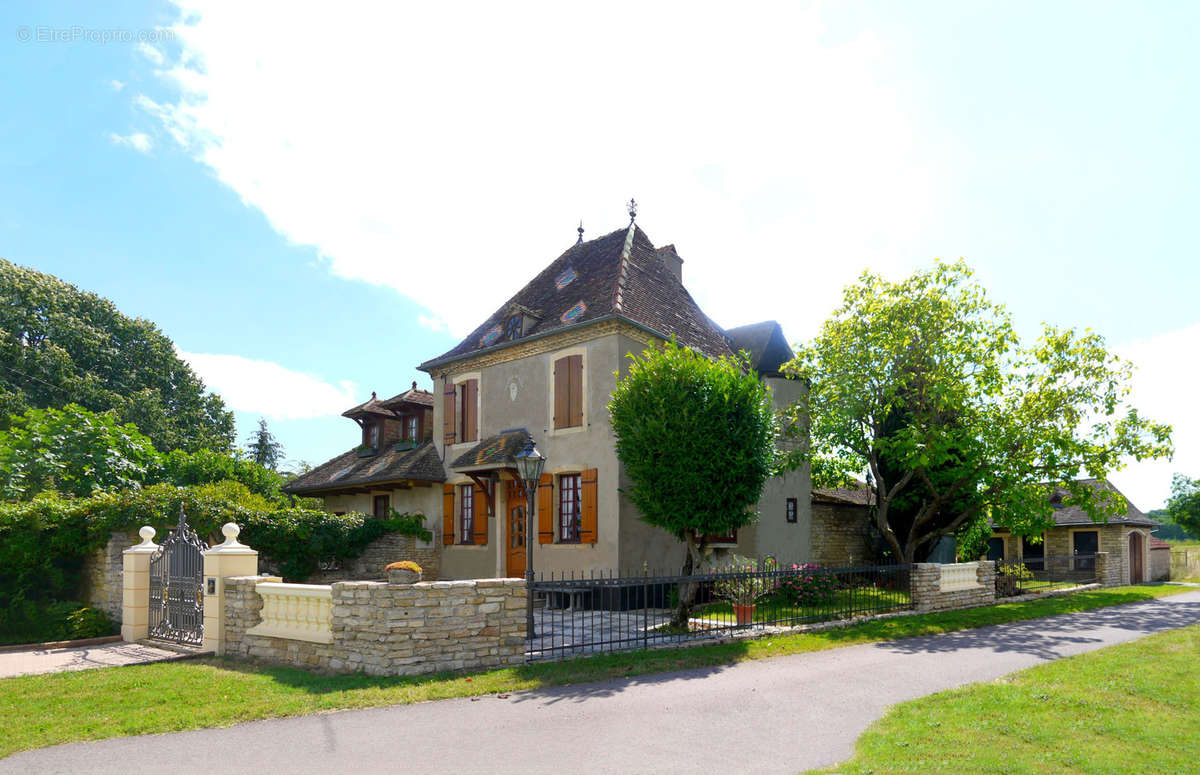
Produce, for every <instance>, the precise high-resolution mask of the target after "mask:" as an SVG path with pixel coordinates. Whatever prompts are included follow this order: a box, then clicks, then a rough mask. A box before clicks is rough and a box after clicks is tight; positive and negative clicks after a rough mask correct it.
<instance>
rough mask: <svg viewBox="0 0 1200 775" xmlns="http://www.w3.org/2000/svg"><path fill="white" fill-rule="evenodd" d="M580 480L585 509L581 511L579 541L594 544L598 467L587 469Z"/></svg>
mask: <svg viewBox="0 0 1200 775" xmlns="http://www.w3.org/2000/svg"><path fill="white" fill-rule="evenodd" d="M580 481H581V484H582V487H583V509H582V510H581V511H580V521H579V542H580V543H582V544H594V543H596V522H597V514H596V512H597V506H596V498H597V495H598V492H597V490H598V486H597V481H598V477H597V475H596V469H594V468H588V469H585V470H584V472H583V474H582V476H580Z"/></svg>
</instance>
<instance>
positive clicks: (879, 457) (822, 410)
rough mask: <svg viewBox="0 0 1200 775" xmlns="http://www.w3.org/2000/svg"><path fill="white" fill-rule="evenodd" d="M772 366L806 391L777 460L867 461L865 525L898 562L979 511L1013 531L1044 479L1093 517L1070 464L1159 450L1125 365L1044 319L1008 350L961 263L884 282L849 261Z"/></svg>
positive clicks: (855, 469)
mask: <svg viewBox="0 0 1200 775" xmlns="http://www.w3.org/2000/svg"><path fill="white" fill-rule="evenodd" d="M788 371H789V373H790V374H791V375H792V376H795V377H798V378H801V379H804V380H806V381H807V384H808V388H809V390H808V392H807V395H806V397H805V399H804V400H803V401H801V402H798V403H797V404H796V405H794V406H793V407H791V410H790V417H791V418H792V419H793V421H795V422H797V423H798V424H799V425H800V426H801V427H806V428H807V429H808V432H809V436H810V443H809V445H808V446H807V447H805V448H803V449H802V450H801V451H799V452H798V453H796V454H795V455H793V458H792V461H791V462H792V463H793V464H799V463H801V462H804V461H808V462H810V463H811V464H812V469H813V477H814V480H815V482H816V484H817V485H818V486H822V485H824V486H830V485H835V484H839V483H841V482H844V481H845V480H846V479H848V478H850V477H851V476H852V475H854V474H856V473H859V472H861V471H863V470H864V469H866V470H869V471H870V473H871V475H872V476H873V477H874V481H875V487H876V496H875V497H876V502H875V526H876V527H877V528H878V530H879V532H880V533H881V534H882V535H883V537H884V539H885V540H886V541H887V543H888V545H889V546H890V547H891V550H892V551H893V552H894V553H895V555H896V557H897V558H898V559H899V560H900V561H901V562H912V561H913V558H914V557H915V556H917V553H918V551H919V550H921V549H922V547H924V546H925V545H927V544H928V543H929V542H930V541H933V540H935V539H937V538H939V537H941V536H943V535H948V534H951V533H954V532H955V531H957V530H958V529H959V528H960V527H962V526H963V525H965V524H967V523H968V522H969V521H971V520H973V519H978V518H979V517H980V516H981V515H984V516H989V517H990V518H991V519H992V520H993V521H994V522H995V523H996V524H997V525H1000V526H1004V527H1007V528H1009V529H1011V530H1012V531H1013V532H1015V533H1018V534H1022V535H1025V534H1032V533H1035V532H1037V531H1039V530H1041V529H1044V528H1047V527H1049V526H1051V525H1052V524H1053V518H1052V514H1053V507H1052V506H1051V504H1050V500H1049V485H1050V484H1052V483H1053V484H1057V485H1059V486H1061V487H1063V488H1064V489H1065V490H1067V492H1068V494H1069V497H1070V498H1071V500H1072V501H1073V502H1075V503H1077V504H1079V505H1080V506H1081V507H1082V508H1083V510H1084V511H1085V512H1086V513H1088V514H1089V515H1090V516H1091V517H1092V518H1093V519H1101V518H1104V517H1105V516H1108V515H1114V514H1116V513H1119V512H1121V511H1123V510H1124V508H1125V504H1124V503H1120V502H1118V501H1119V499H1117V498H1115V497H1112V496H1111V495H1110V494H1106V493H1103V492H1097V491H1096V490H1094V489H1093V488H1089V487H1086V486H1084V485H1080V484H1079V483H1078V482H1077V477H1078V476H1079V474H1080V472H1081V471H1083V472H1087V474H1088V475H1090V476H1093V477H1100V478H1102V477H1104V476H1106V475H1107V474H1108V472H1109V471H1113V470H1116V469H1118V468H1120V466H1121V465H1122V458H1124V457H1132V458H1135V459H1137V460H1143V459H1147V458H1156V457H1164V456H1166V455H1169V454H1170V452H1171V444H1170V430H1171V429H1170V427H1169V426H1167V425H1162V424H1159V423H1154V422H1151V421H1149V420H1147V419H1146V418H1143V417H1142V416H1141V415H1139V414H1138V412H1137V410H1136V409H1134V408H1132V407H1129V406H1128V405H1127V404H1126V403H1125V397H1126V395H1127V393H1128V388H1127V383H1128V379H1129V376H1130V374H1131V371H1132V366H1131V365H1130V364H1129V363H1127V362H1124V361H1122V360H1121V359H1119V358H1117V357H1116V356H1115V355H1112V354H1111V353H1109V352H1108V351H1107V350H1106V349H1105V342H1104V339H1103V337H1101V336H1099V335H1098V334H1096V333H1094V332H1091V331H1084V332H1082V333H1080V332H1077V331H1074V330H1062V329H1057V328H1054V327H1050V326H1047V327H1046V328H1045V330H1044V332H1043V334H1042V336H1041V337H1040V338H1039V339H1038V341H1037V342H1036V343H1035V344H1033V345H1032V346H1029V347H1023V346H1022V345H1021V343H1020V340H1019V338H1018V336H1017V335H1016V333H1015V331H1014V330H1013V327H1012V324H1011V321H1010V319H1009V316H1008V313H1007V311H1006V310H1005V309H1004V308H1003V307H1002V306H1000V305H998V304H995V303H993V302H992V301H990V300H989V299H988V298H987V295H986V293H985V292H984V290H983V289H982V288H980V287H979V286H978V285H976V284H975V283H974V282H973V281H972V279H971V270H970V269H969V268H968V267H967V266H966V264H964V263H963V262H961V261H959V262H956V263H953V264H946V263H942V262H938V263H937V264H936V265H935V266H934V268H933V269H931V270H928V271H920V272H917V273H915V274H914V275H913V276H912V277H910V278H908V279H906V280H904V281H902V282H899V283H892V282H888V281H886V280H884V279H882V278H881V277H879V276H877V275H873V274H871V273H869V272H866V273H863V275H862V276H861V278H860V279H859V282H858V283H856V284H854V285H851V286H849V287H848V288H847V289H846V291H845V295H844V299H843V304H842V306H841V307H840V308H839V309H838V310H837V311H836V312H835V313H834V315H833V317H832V318H830V319H829V320H828V321H826V322H825V323H824V325H823V326H822V328H821V331H820V333H819V334H818V336H817V337H816V339H815V340H814V341H813V342H812V343H811V344H809V345H807V346H805V347H803V348H800V350H799V352H798V354H797V356H796V359H795V360H794V361H792V363H790V364H789V365H788ZM896 418H900V421H898V422H894V420H896ZM905 498H914V499H915V501H914V502H915V507H914V509H915V510H913V511H912V513H911V518H910V519H904V520H901V519H898V517H897V516H896V515H895V514H894V512H893V508H894V506H895V505H896V503H897V502H898V501H902V500H903V499H905Z"/></svg>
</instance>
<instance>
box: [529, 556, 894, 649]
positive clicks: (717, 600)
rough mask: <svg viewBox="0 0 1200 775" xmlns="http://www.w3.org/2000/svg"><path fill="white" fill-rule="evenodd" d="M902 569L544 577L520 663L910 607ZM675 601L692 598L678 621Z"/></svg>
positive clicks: (770, 568) (764, 567) (772, 568)
mask: <svg viewBox="0 0 1200 775" xmlns="http://www.w3.org/2000/svg"><path fill="white" fill-rule="evenodd" d="M909 590H910V585H909V566H907V565H888V566H867V567H859V568H822V567H818V566H815V565H778V564H774V563H772V562H767V563H764V564H759V565H758V566H757V569H754V570H745V571H741V572H727V571H719V572H711V573H699V574H693V575H690V576H681V575H669V574H652V573H650V572H648V571H647V572H643V573H641V574H626V575H619V574H616V573H590V574H587V575H580V574H565V575H564V574H550V575H543V576H541V577H539V578H538V579H536V580H535V581H534V583H533V594H534V601H535V610H534V624H535V630H536V633H535V637H534V639H533V640H532V641H530V643H529V646H528V648H527V651H526V656H527V657H528V659H529V660H531V661H534V660H544V659H559V658H563V657H567V656H574V655H577V654H588V653H601V652H612V651H623V650H627V649H638V648H648V647H650V646H656V645H660V644H665V643H684V642H688V641H691V640H695V639H702V638H712V637H714V636H721V635H728V634H731V633H738V632H747V631H751V630H754V629H759V630H761V629H765V628H769V627H790V626H794V625H797V624H806V623H811V622H823V621H830V620H835V619H848V618H850V617H853V616H861V615H867V614H879V613H886V612H889V611H899V610H904V609H908V608H911V607H912V602H911V599H910V594H909ZM680 595H684V596H688V595H691V596H692V598H693V606H692V608H691V610H690V612H689V615H688V616H687V617H686V619H680V618H679V617H678V616H677V609H678V602H679V598H680Z"/></svg>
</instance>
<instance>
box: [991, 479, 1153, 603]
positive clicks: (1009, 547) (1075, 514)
mask: <svg viewBox="0 0 1200 775" xmlns="http://www.w3.org/2000/svg"><path fill="white" fill-rule="evenodd" d="M1081 482H1082V483H1083V484H1086V485H1088V486H1090V487H1093V488H1095V489H1097V490H1102V491H1105V492H1108V493H1112V494H1115V495H1116V496H1117V497H1118V499H1119V500H1120V501H1123V502H1124V504H1125V511H1124V512H1123V513H1118V514H1114V515H1112V516H1110V517H1109V518H1108V519H1107V520H1106V521H1101V522H1095V521H1093V520H1092V518H1091V517H1089V516H1088V515H1087V513H1086V512H1084V510H1083V509H1082V508H1080V507H1079V506H1078V505H1072V504H1071V503H1069V501H1068V498H1067V492H1066V491H1065V490H1062V489H1061V488H1054V489H1053V490H1052V492H1051V494H1050V503H1051V505H1053V506H1054V527H1052V528H1051V529H1049V530H1047V531H1045V532H1044V533H1042V535H1041V536H1040V538H1041V540H1040V541H1038V540H1036V539H1035V538H1033V537H1030V536H1017V535H1013V534H1012V533H1011V532H1009V531H1008V530H1007V529H1004V528H998V529H997V530H996V531H995V533H993V535H992V538H991V540H990V541H989V542H988V553H987V559H989V560H1005V561H1008V562H1023V563H1025V564H1026V565H1030V566H1031V567H1036V566H1037V565H1038V564H1039V563H1043V564H1044V563H1046V562H1047V561H1048V559H1047V558H1073V557H1075V556H1083V557H1088V556H1090V555H1094V554H1096V553H1098V552H1106V553H1107V554H1108V563H1107V574H1108V578H1106V579H1102V580H1101V582H1102V583H1104V584H1109V585H1116V584H1141V583H1142V582H1145V581H1149V580H1150V579H1151V575H1150V569H1151V558H1150V539H1151V535H1150V532H1151V530H1153V529H1154V528H1155V527H1157V526H1158V523H1157V522H1155V521H1154V520H1152V519H1150V518H1149V517H1147V516H1146V515H1145V514H1143V513H1142V511H1141V510H1140V509H1139V508H1138V507H1137V506H1134V505H1133V503H1131V502H1130V501H1129V499H1128V498H1126V497H1125V496H1124V495H1123V494H1121V492H1120V491H1119V490H1118V489H1117V488H1116V487H1114V486H1113V485H1112V483H1111V482H1109V481H1108V480H1106V479H1084V480H1081ZM1069 561H1070V562H1071V563H1074V562H1075V561H1074V560H1073V559H1072V560H1069ZM1080 562H1087V560H1086V559H1085V560H1080Z"/></svg>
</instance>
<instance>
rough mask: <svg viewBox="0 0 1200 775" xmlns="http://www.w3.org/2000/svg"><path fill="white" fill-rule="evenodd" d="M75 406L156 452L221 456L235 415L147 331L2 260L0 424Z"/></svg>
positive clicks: (160, 337) (95, 299)
mask: <svg viewBox="0 0 1200 775" xmlns="http://www.w3.org/2000/svg"><path fill="white" fill-rule="evenodd" d="M68 403H75V404H79V405H81V406H83V407H86V408H88V409H91V410H93V411H96V412H105V411H109V410H111V411H113V412H114V413H115V415H116V417H117V419H118V420H119V421H120V422H121V423H127V422H131V423H133V424H135V425H136V426H137V427H138V429H139V430H140V431H141V432H142V433H144V434H145V435H146V436H148V437H149V438H150V439H151V440H152V441H153V442H154V445H155V447H157V448H158V449H159V450H161V451H168V450H172V449H186V450H196V449H204V448H207V449H214V450H218V451H227V450H229V449H230V448H231V446H232V443H233V438H234V426H233V414H232V412H230V411H228V410H227V409H226V408H225V404H224V403H223V402H222V401H221V399H220V397H219V396H216V395H212V394H209V393H207V392H206V391H205V389H204V383H203V382H202V381H201V380H200V378H199V377H197V376H196V374H195V373H194V372H193V371H192V370H191V368H190V367H189V366H188V365H187V364H186V363H184V362H183V360H181V359H180V358H179V356H178V355H176V354H175V348H174V345H173V344H172V343H171V340H170V339H168V338H167V337H166V335H164V334H163V332H162V331H160V330H159V329H158V328H157V327H156V326H155V325H154V324H153V323H151V322H149V321H147V320H142V319H132V318H129V317H126V316H125V315H122V314H121V313H120V312H119V311H118V310H117V308H116V307H115V306H114V305H113V304H112V302H110V301H108V300H107V299H104V298H101V297H100V296H97V295H95V294H93V293H85V292H83V291H80V290H79V289H77V288H75V286H73V285H69V284H68V283H65V282H63V281H62V280H59V279H58V278H56V277H53V276H51V275H48V274H43V273H41V272H36V271H34V270H32V269H27V268H25V267H21V266H17V265H16V264H13V263H10V262H8V261H5V260H3V259H0V417H4V416H8V415H12V414H19V413H20V412H22V411H24V410H25V409H27V408H30V407H33V408H47V407H62V406H65V405H66V404H68Z"/></svg>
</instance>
